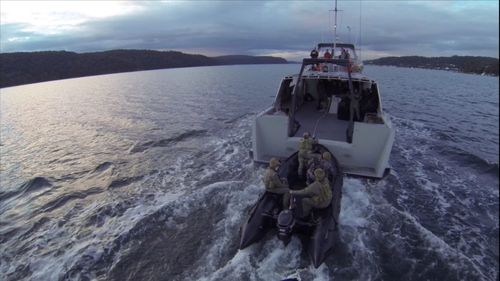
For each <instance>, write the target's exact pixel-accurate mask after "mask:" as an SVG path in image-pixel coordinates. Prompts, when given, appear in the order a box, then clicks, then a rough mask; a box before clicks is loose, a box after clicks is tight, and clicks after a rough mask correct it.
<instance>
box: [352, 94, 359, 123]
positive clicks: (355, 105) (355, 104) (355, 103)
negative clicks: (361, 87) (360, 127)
mask: <svg viewBox="0 0 500 281" xmlns="http://www.w3.org/2000/svg"><path fill="white" fill-rule="evenodd" d="M360 99H361V95H360V94H359V91H358V90H357V89H355V90H354V95H353V97H352V98H351V119H352V120H354V121H361V114H360V110H359V100H360Z"/></svg>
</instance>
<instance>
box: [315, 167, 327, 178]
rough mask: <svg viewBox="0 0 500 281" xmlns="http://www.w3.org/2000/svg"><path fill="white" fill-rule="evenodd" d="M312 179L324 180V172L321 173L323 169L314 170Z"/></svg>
mask: <svg viewBox="0 0 500 281" xmlns="http://www.w3.org/2000/svg"><path fill="white" fill-rule="evenodd" d="M314 177H315V178H316V179H317V180H322V179H324V178H325V171H323V169H321V168H317V169H316V170H314Z"/></svg>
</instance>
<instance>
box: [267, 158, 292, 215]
mask: <svg viewBox="0 0 500 281" xmlns="http://www.w3.org/2000/svg"><path fill="white" fill-rule="evenodd" d="M280 165H281V163H280V161H279V160H278V159H276V158H274V157H273V158H271V160H270V161H269V167H268V168H267V170H266V172H265V174H264V178H263V179H262V181H263V182H264V186H265V187H266V191H267V192H271V193H275V194H282V195H283V207H284V208H286V207H287V206H288V202H290V193H289V192H290V188H289V187H288V182H287V181H286V179H280V177H279V176H278V173H277V171H278V168H279V167H280Z"/></svg>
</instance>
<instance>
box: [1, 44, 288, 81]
mask: <svg viewBox="0 0 500 281" xmlns="http://www.w3.org/2000/svg"><path fill="white" fill-rule="evenodd" d="M286 63H288V62H287V61H286V60H285V59H283V58H279V57H272V56H246V55H228V56H218V57H207V56H203V55H196V54H185V53H182V52H177V51H152V50H110V51H104V52H93V53H75V52H66V51H44V52H18V53H0V88H5V87H12V86H19V85H25V84H31V83H39V82H46V81H53V80H61V79H68V78H78V77H86V76H93V75H102V74H112V73H122V72H132V71H142V70H155V69H168V68H181V67H195V66H215V65H236V64H286Z"/></svg>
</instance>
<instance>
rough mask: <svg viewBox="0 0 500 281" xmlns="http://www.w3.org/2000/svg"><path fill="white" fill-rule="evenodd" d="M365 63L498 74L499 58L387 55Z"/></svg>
mask: <svg viewBox="0 0 500 281" xmlns="http://www.w3.org/2000/svg"><path fill="white" fill-rule="evenodd" d="M364 63H365V64H376V65H393V66H400V67H416V68H430V69H442V70H451V71H458V72H464V73H476V74H485V75H495V76H498V59H497V58H490V57H473V56H452V57H419V56H407V57H385V58H379V59H375V60H368V61H364Z"/></svg>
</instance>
